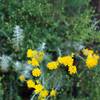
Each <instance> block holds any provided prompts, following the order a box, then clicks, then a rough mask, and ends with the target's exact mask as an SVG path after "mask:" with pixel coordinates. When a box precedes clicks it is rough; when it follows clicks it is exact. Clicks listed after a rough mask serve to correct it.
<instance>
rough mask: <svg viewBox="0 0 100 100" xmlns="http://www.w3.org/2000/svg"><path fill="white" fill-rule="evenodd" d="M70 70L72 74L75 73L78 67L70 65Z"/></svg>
mask: <svg viewBox="0 0 100 100" xmlns="http://www.w3.org/2000/svg"><path fill="white" fill-rule="evenodd" d="M68 71H69V73H70V74H75V73H77V68H76V66H69V67H68Z"/></svg>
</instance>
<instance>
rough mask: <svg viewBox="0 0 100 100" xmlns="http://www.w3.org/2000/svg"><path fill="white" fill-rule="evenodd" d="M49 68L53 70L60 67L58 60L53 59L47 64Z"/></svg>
mask: <svg viewBox="0 0 100 100" xmlns="http://www.w3.org/2000/svg"><path fill="white" fill-rule="evenodd" d="M47 67H48V69H50V70H53V69H57V68H58V62H56V61H52V62H49V63H48V64H47Z"/></svg>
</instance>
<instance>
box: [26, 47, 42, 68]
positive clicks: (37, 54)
mask: <svg viewBox="0 0 100 100" xmlns="http://www.w3.org/2000/svg"><path fill="white" fill-rule="evenodd" d="M27 57H28V58H31V60H28V64H32V65H33V66H39V62H41V61H42V60H43V57H44V52H43V51H37V50H32V49H28V51H27Z"/></svg>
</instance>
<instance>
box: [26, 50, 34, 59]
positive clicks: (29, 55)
mask: <svg viewBox="0 0 100 100" xmlns="http://www.w3.org/2000/svg"><path fill="white" fill-rule="evenodd" d="M27 57H28V58H32V57H33V50H32V49H28V51H27Z"/></svg>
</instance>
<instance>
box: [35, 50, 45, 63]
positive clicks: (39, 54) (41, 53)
mask: <svg viewBox="0 0 100 100" xmlns="http://www.w3.org/2000/svg"><path fill="white" fill-rule="evenodd" d="M43 58H44V52H43V51H40V52H38V57H37V60H38V61H39V62H41V61H42V60H43Z"/></svg>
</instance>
